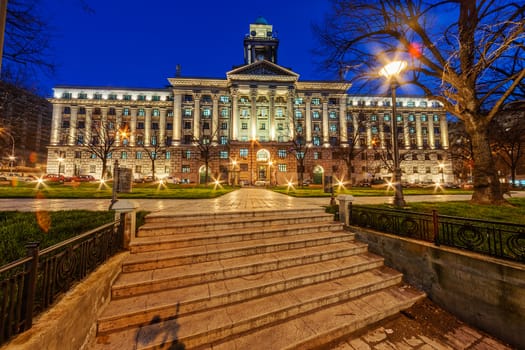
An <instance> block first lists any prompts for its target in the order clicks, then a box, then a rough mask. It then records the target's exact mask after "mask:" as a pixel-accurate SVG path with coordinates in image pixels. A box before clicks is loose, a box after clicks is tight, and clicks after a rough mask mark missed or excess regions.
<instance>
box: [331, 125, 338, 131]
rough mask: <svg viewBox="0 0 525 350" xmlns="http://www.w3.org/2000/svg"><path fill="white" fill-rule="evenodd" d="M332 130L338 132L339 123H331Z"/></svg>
mask: <svg viewBox="0 0 525 350" xmlns="http://www.w3.org/2000/svg"><path fill="white" fill-rule="evenodd" d="M330 131H331V132H337V124H330Z"/></svg>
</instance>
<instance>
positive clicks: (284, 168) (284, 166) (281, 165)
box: [277, 164, 286, 173]
mask: <svg viewBox="0 0 525 350" xmlns="http://www.w3.org/2000/svg"><path fill="white" fill-rule="evenodd" d="M277 169H278V170H279V172H281V173H285V172H286V164H277Z"/></svg>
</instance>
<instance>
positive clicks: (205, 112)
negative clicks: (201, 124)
mask: <svg viewBox="0 0 525 350" xmlns="http://www.w3.org/2000/svg"><path fill="white" fill-rule="evenodd" d="M202 116H203V117H204V118H209V117H211V109H209V108H204V109H203V110H202Z"/></svg>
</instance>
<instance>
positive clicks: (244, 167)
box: [239, 163, 248, 171]
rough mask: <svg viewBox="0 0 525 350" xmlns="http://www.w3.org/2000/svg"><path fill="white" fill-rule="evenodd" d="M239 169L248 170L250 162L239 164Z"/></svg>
mask: <svg viewBox="0 0 525 350" xmlns="http://www.w3.org/2000/svg"><path fill="white" fill-rule="evenodd" d="M239 170H240V171H248V164H246V163H241V164H239Z"/></svg>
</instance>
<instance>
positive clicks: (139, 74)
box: [41, 0, 334, 96]
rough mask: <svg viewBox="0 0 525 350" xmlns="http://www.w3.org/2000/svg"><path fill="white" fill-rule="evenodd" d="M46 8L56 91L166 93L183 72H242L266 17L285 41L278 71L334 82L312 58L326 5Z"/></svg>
mask: <svg viewBox="0 0 525 350" xmlns="http://www.w3.org/2000/svg"><path fill="white" fill-rule="evenodd" d="M84 1H85V2H86V3H87V4H88V5H89V6H90V8H91V9H92V10H93V11H92V12H91V11H86V10H84V9H83V7H82V0H41V2H42V5H43V6H44V8H45V11H46V16H47V17H48V18H49V23H50V25H51V27H52V33H51V36H52V46H53V50H52V54H53V55H54V60H55V61H56V62H57V71H56V75H55V76H54V77H51V78H46V79H44V78H43V79H42V80H41V83H42V85H43V89H42V90H43V92H44V94H45V95H46V96H50V95H51V88H52V87H53V86H55V85H89V86H119V87H163V86H165V85H166V84H167V80H166V79H167V78H168V77H173V76H174V74H175V67H176V65H177V64H180V65H181V66H182V75H183V76H192V77H217V78H225V73H226V72H227V71H229V70H230V69H232V66H233V65H239V64H243V38H244V35H245V34H247V33H248V32H249V25H250V23H253V22H254V21H255V19H256V18H257V17H258V16H263V17H265V18H266V19H267V21H268V23H269V24H272V25H273V26H274V27H273V29H274V32H277V35H278V37H279V40H280V42H279V51H278V64H280V65H282V66H284V67H288V68H291V69H292V70H294V71H295V72H297V73H298V74H300V80H322V79H332V78H334V77H333V76H331V75H330V74H328V73H326V72H323V71H321V70H320V69H319V65H318V64H316V63H315V61H316V60H318V59H319V58H316V57H314V56H312V54H311V50H312V49H314V48H315V45H316V40H315V36H314V34H313V33H312V29H311V24H312V23H314V22H315V23H320V22H322V20H323V17H324V14H325V13H326V12H327V11H329V9H330V3H329V1H328V0H265V1H258V0H254V1H246V0H225V1H216V0H208V1H199V0H193V1H191V0H188V1H180V0H150V1H144V0H140V1H139V0H84Z"/></svg>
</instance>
